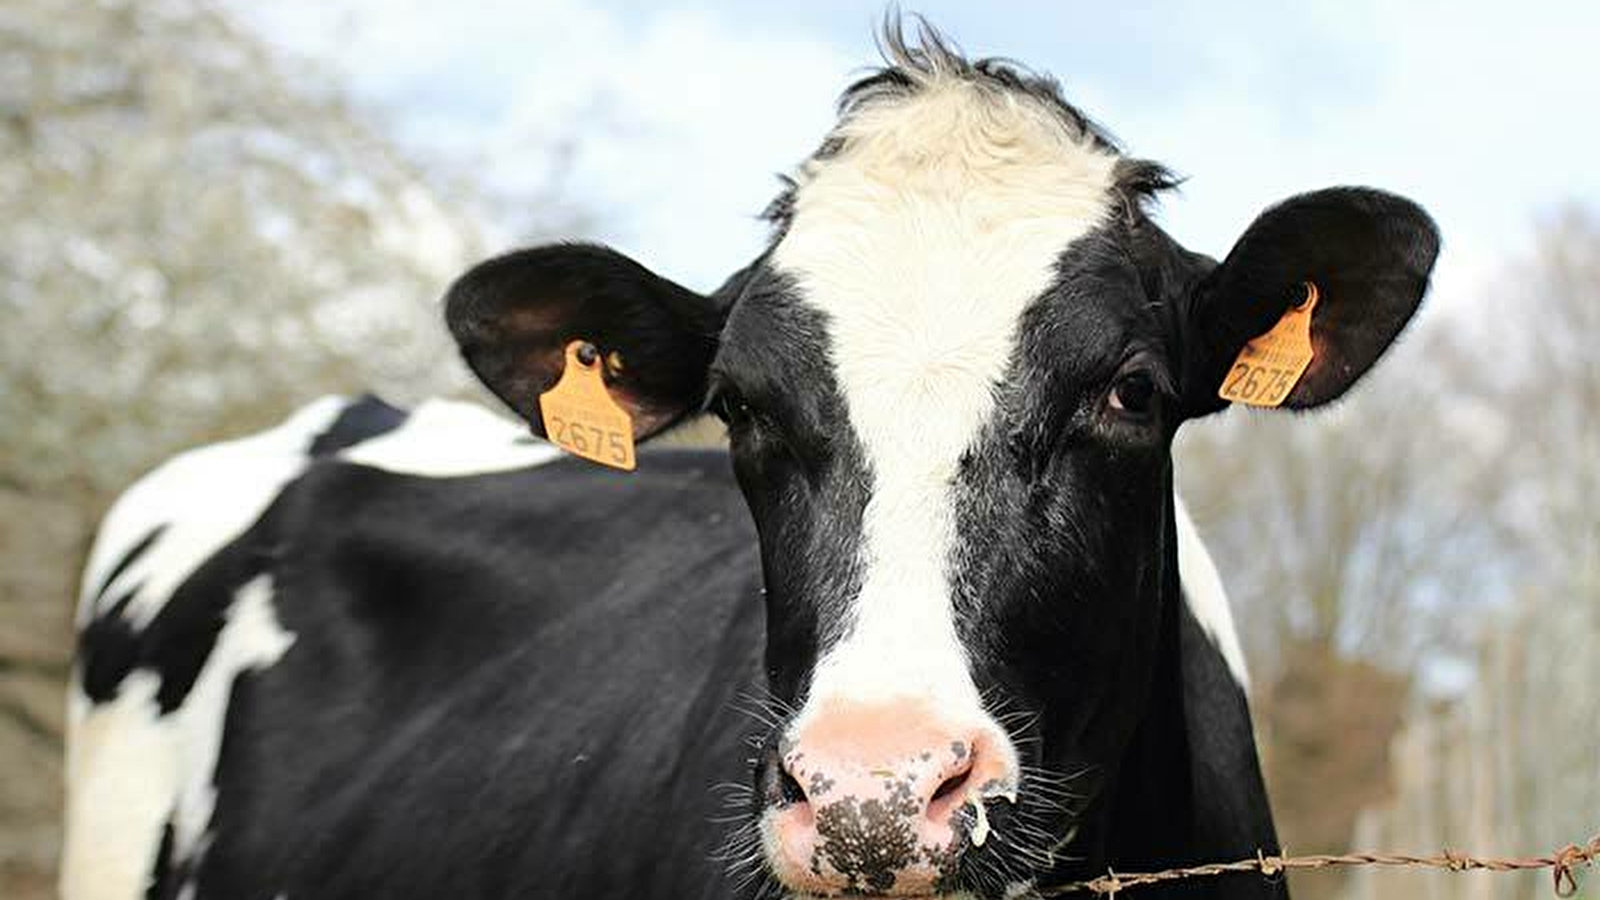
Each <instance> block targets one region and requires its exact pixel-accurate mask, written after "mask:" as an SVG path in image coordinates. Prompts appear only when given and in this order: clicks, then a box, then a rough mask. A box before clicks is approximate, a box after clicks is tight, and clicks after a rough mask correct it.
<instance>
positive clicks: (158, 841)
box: [62, 29, 1437, 900]
mask: <svg viewBox="0 0 1600 900" xmlns="http://www.w3.org/2000/svg"><path fill="white" fill-rule="evenodd" d="M885 43H886V45H887V48H888V50H887V55H888V57H889V60H888V66H887V67H886V68H884V69H883V70H881V71H879V72H877V73H876V74H873V75H871V76H870V77H867V78H866V79H865V80H863V81H861V82H859V83H858V84H856V85H855V86H854V87H852V88H851V89H850V90H849V91H848V92H847V94H846V95H845V97H844V99H843V103H842V107H841V116H840V120H839V123H838V125H837V127H836V128H835V129H834V130H833V132H832V133H831V134H830V135H829V136H828V137H827V139H826V141H825V142H824V143H823V145H822V147H821V149H820V150H818V151H817V153H816V154H815V155H814V156H812V157H811V158H810V159H808V160H806V161H805V163H804V164H803V165H802V166H801V167H800V169H799V171H798V172H797V173H796V174H795V176H794V178H793V181H792V182H791V183H790V184H789V185H788V188H787V190H786V191H785V192H784V194H783V196H782V197H781V198H780V199H779V200H778V201H777V202H776V203H775V204H774V205H773V207H772V211H771V214H770V216H771V219H772V222H773V224H774V226H775V227H774V234H773V238H772V241H771V244H770V246H769V248H768V249H767V251H766V252H765V253H763V254H762V255H761V256H760V257H759V258H758V259H756V260H755V261H754V262H753V263H751V264H750V265H749V266H748V267H746V268H745V269H743V270H741V271H740V272H739V273H738V274H736V275H735V276H734V277H733V278H732V279H730V280H729V282H728V283H727V284H726V285H725V286H724V287H723V288H721V289H720V290H718V291H717V292H715V293H713V294H711V295H709V296H703V295H701V294H698V293H695V292H693V291H689V290H686V289H684V288H682V287H680V286H678V285H675V284H673V283H671V282H669V281H667V280H665V279H663V278H661V277H659V276H657V275H654V274H652V273H651V272H649V271H648V270H646V269H645V268H643V267H642V266H640V265H639V264H638V263H635V262H633V261H631V260H629V259H627V258H625V257H623V256H621V255H619V254H618V253H616V252H614V251H611V250H608V249H604V248H601V247H595V246H587V245H561V246H552V247H544V248H540V249H534V250H527V251H522V252H518V253H512V254H510V255H507V256H504V257H500V258H498V259H494V260H491V261H489V262H487V263H484V264H482V265H480V266H478V267H477V268H475V269H473V270H472V271H470V272H468V273H467V274H466V275H465V276H463V278H462V279H461V280H460V281H459V282H458V283H457V284H456V285H455V286H454V287H453V288H452V289H451V291H450V294H449V296H448V298H447V307H448V309H447V315H448V320H449V325H450V328H451V330H452V332H453V333H454V334H455V336H456V338H457V340H458V341H459V343H460V346H461V349H462V352H463V354H464V356H465V358H466V360H467V361H468V363H469V364H470V365H471V367H472V368H473V369H474V371H476V372H477V373H478V375H479V376H480V377H481V378H482V379H483V381H484V382H485V384H487V385H488V386H489V387H490V388H491V389H492V390H493V391H494V392H495V393H496V394H498V395H499V396H500V397H501V398H502V399H503V400H505V401H506V403H507V404H509V405H510V406H511V407H512V408H513V409H514V410H516V411H517V412H518V413H519V414H521V416H522V417H523V418H524V419H526V421H527V422H528V423H531V424H532V426H533V428H534V429H535V430H536V431H538V430H539V429H540V428H541V426H540V424H539V422H540V415H539V406H538V403H539V401H538V398H539V395H540V393H541V392H543V391H545V390H546V389H548V388H549V387H550V385H552V384H553V383H554V381H555V380H556V378H557V376H558V375H559V373H560V369H561V366H562V358H563V357H562V351H563V348H564V347H565V346H566V345H567V344H568V342H570V341H572V340H578V339H581V340H586V341H590V342H592V343H593V344H594V345H596V346H597V347H598V348H599V349H600V350H601V351H602V352H604V353H606V354H607V355H608V357H609V356H610V354H616V356H615V357H612V358H614V359H618V360H620V361H622V363H623V365H622V366H620V367H609V368H608V369H607V373H608V374H607V377H608V379H609V390H610V392H611V394H612V396H613V397H614V398H616V399H617V400H618V402H619V403H621V404H622V405H623V406H624V407H625V408H626V409H627V410H628V411H629V412H630V413H631V415H632V417H633V422H634V427H635V432H636V436H637V437H638V439H640V440H644V439H646V438H649V437H651V436H653V435H655V434H657V433H659V432H661V431H663V430H665V429H667V428H668V427H670V426H671V425H673V424H674V423H677V422H679V421H681V420H684V419H686V418H688V417H690V416H692V415H694V414H696V413H697V412H699V411H701V410H703V409H710V410H712V411H714V412H715V413H716V414H717V415H719V416H721V417H722V418H723V419H724V420H725V421H726V422H727V425H728V431H729V435H730V443H731V448H732V449H731V458H732V465H731V467H730V465H729V455H728V454H726V453H722V452H705V451H682V450H678V451H672V450H652V451H648V452H645V453H643V454H641V457H640V465H639V469H638V471H637V472H635V473H633V474H631V475H623V474H620V473H616V472H613V471H610V470H606V469H601V468H599V467H597V466H593V465H591V464H589V463H585V462H582V461H578V460H574V459H570V458H561V457H558V455H557V453H556V452H555V451H554V450H553V449H552V448H551V447H550V446H549V445H547V444H544V443H542V442H539V441H536V440H534V439H532V438H529V437H526V436H525V435H524V434H523V431H524V427H523V426H521V425H518V426H513V425H510V424H509V423H506V422H503V421H501V420H499V419H497V418H495V417H493V416H491V415H490V414H488V413H486V412H483V411H481V410H477V409H475V408H472V407H467V406H462V405H458V404H445V403H432V404H427V405H424V406H422V407H420V408H419V409H417V410H416V411H414V412H411V413H409V414H407V413H404V412H401V411H399V410H396V409H393V408H390V407H388V406H385V405H384V404H382V403H381V402H378V401H376V400H370V399H369V400H362V401H358V402H354V403H346V402H342V401H337V400H325V401H320V402H318V403H316V404H313V405H312V406H310V407H307V408H306V409H305V410H303V411H302V412H301V413H299V414H298V415H296V416H295V417H294V418H292V419H291V420H290V421H288V422H287V423H285V424H284V425H283V426H281V427H280V428H278V429H276V430H274V431H270V432H267V433H264V434H261V435H257V436H255V437H251V438H246V439H243V440H240V441H236V442H233V443H229V444H222V445H217V446H213V447H208V448H204V449H201V450H197V451H194V452H192V453H190V454H186V455H184V456H182V457H179V458H177V459H175V460H173V461H172V462H171V463H169V464H168V465H166V466H165V467H163V468H161V469H159V470H157V471H156V472H155V473H153V474H152V475H150V476H148V477H147V478H146V479H145V480H143V481H142V482H140V483H139V484H138V485H137V486H136V487H134V488H133V489H132V490H130V491H129V492H128V494H127V495H125V496H124V497H123V499H122V500H121V501H120V502H119V503H118V505H117V506H116V507H115V509H114V510H113V511H112V512H111V514H110V515H109V516H108V518H107V520H106V523H105V526H104V528H103V531H102V533H101V536H100V539H99V542H98V544H97V546H96V548H95V550H94V553H93V557H92V559H91V561H90V564H89V568H88V573H87V575H86V577H85V582H84V584H85V587H84V593H83V603H82V612H81V616H80V619H79V627H80V631H81V638H80V647H79V657H78V664H77V672H76V680H75V686H74V697H73V713H72V716H71V721H72V725H71V735H70V742H69V781H70V783H69V798H68V820H67V844H66V849H65V855H64V860H63V876H62V877H63V893H64V894H65V896H66V897H67V898H68V900H82V898H91V897H117V898H124V900H126V898H132V897H151V898H173V897H225V898H277V897H287V898H290V900H302V898H371V897H419V898H421V897H428V898H433V897H519V898H522V897H630V898H633V897H664V898H665V897H673V898H687V897H706V898H710V897H737V896H745V897H750V896H775V895H835V894H882V895H934V894H950V895H956V894H961V895H967V896H972V897H981V898H1001V897H1026V896H1032V895H1034V894H1035V893H1036V892H1037V891H1040V890H1043V889H1045V888H1047V887H1048V886H1049V885H1050V884H1053V883H1058V882H1060V881H1062V880H1065V879H1071V878H1076V877H1082V876H1086V875H1095V874H1101V873H1104V871H1105V870H1106V868H1107V867H1115V868H1117V869H1124V870H1130V869H1142V868H1146V867H1152V866H1155V867H1161V866H1169V865H1174V864H1182V863H1190V862H1195V861H1199V860H1207V859H1213V858H1222V857H1239V856H1247V855H1250V854H1253V853H1254V852H1256V850H1257V849H1264V850H1267V851H1269V852H1270V851H1272V850H1274V849H1275V839H1274V836H1273V829H1272V823H1271V817H1270V814H1269V811H1268V806H1267V800H1266V796H1265V793H1264V791H1263V788H1262V784H1261V777H1260V772H1259V767H1258V764H1257V759H1256V754H1255V749H1254V745H1253V741H1252V735H1251V728H1250V720H1249V713H1248V711H1247V709H1246V702H1245V692H1244V690H1243V684H1244V669H1243V664H1242V661H1241V659H1240V656H1239V652H1238V648H1237V645H1236V643H1235V639H1234V636H1233V632H1232V626H1231V622H1230V621H1229V617H1228V611H1227V606H1226V603H1225V601H1224V599H1223V597H1222V595H1221V591H1220V586H1219V585H1218V583H1217V578H1216V575H1215V572H1214V571H1213V570H1212V567H1211V564H1210V562H1209V560H1208V559H1207V558H1206V556H1205V553H1204V550H1203V548H1202V547H1201V546H1200V544H1199V542H1198V540H1197V539H1196V537H1195V536H1194V533H1193V530H1192V528H1191V526H1190V525H1189V523H1188V520H1187V518H1186V517H1185V515H1184V514H1183V511H1182V507H1181V506H1180V505H1179V504H1178V502H1177V500H1176V498H1175V497H1174V495H1173V489H1172V484H1173V477H1172V460H1171V455H1170V447H1171V442H1172V438H1173V435H1174V432H1175V431H1176V429H1177V428H1178V426H1179V425H1180V424H1182V423H1183V422H1185V421H1187V420H1189V419H1193V418H1197V417H1201V416H1204V415H1206V414H1208V413H1211V412H1214V411H1216V410H1218V409H1220V408H1221V407H1223V406H1224V405H1225V404H1224V402H1223V401H1221V400H1219V399H1218V388H1219V385H1220V384H1221V383H1222V381H1223V378H1224V375H1225V373H1226V372H1227V370H1228V368H1229V366H1230V363H1231V362H1232V360H1233V359H1234V358H1235V356H1236V355H1237V353H1238V352H1239V350H1240V348H1241V346H1242V345H1243V344H1244V343H1245V342H1246V341H1247V340H1248V339H1249V338H1251V337H1253V336H1255V335H1258V334H1260V333H1262V332H1264V331H1266V330H1268V328H1269V327H1271V326H1272V325H1273V323H1274V322H1276V321H1277V320H1278V319H1279V318H1280V317H1281V316H1282V315H1283V314H1284V313H1285V311H1286V310H1287V309H1289V308H1290V307H1291V306H1293V305H1294V304H1296V303H1298V302H1299V301H1300V299H1301V298H1302V296H1303V295H1304V291H1305V288H1304V285H1305V284H1306V283H1307V282H1310V283H1313V284H1315V285H1316V286H1317V287H1318V289H1319V291H1320V298H1321V299H1320V301H1319V303H1318V305H1317V306H1316V307H1315V309H1314V319H1313V324H1312V332H1311V338H1312V342H1313V346H1314V348H1315V357H1314V359H1313V361H1312V363H1311V365H1310V368H1309V370H1307V371H1306V373H1305V374H1304V376H1303V377H1301V378H1300V380H1299V381H1298V383H1297V384H1296V385H1295V387H1294V389H1293V392H1292V393H1290V394H1289V395H1288V398H1287V401H1286V403H1285V404H1284V405H1285V406H1286V407H1289V408H1293V409H1305V408H1309V407H1314V406H1318V405H1320V404H1323V403H1325V402H1327V401H1329V400H1332V399H1334V398H1335V397H1337V396H1339V395H1340V394H1342V393H1343V392H1344V391H1345V390H1346V389H1347V388H1349V387H1350V385H1351V383H1352V382H1354V381H1355V380H1356V379H1357V378H1359V377H1360V376H1361V374H1362V373H1364V372H1365V371H1366V370H1367V369H1368V368H1369V367H1370V366H1371V365H1372V363H1373V362H1374V361H1375V360H1376V358H1377V357H1378V356H1379V355H1380V354H1381V353H1382V352H1383V350H1384V349H1385V348H1386V347H1387V346H1388V345H1389V343H1390V342H1391V341H1392V340H1393V339H1394V338H1395V336H1396V334H1397V333H1398V332H1399V331H1400V329H1401V328H1402V327H1403V326H1404V325H1405V323H1406V322H1407V320H1408V319H1409V318H1410V317H1411V315H1412V313H1413V312H1414V311H1415V309H1416V307H1417V305H1418V303H1419V302H1420V299H1421V297H1422V295H1423V293H1424V291H1425V289H1426V285H1427V280H1428V274H1429V271H1430V269H1431V267H1432V264H1433V260H1434V256H1435V254H1436V250H1437V236H1436V232H1435V230H1434V227H1433V225H1432V223H1431V222H1430V221H1429V219H1428V217H1427V216H1426V215H1425V214H1424V213H1423V212H1422V210H1420V209H1419V208H1418V207H1416V206H1415V205H1413V204H1412V203H1410V202H1408V201H1406V200H1403V199H1401V198H1398V197H1395V196H1391V195H1388V194H1384V193H1380V192H1377V191H1373V190H1366V189H1354V188H1339V189H1332V190H1325V191H1319V192H1316V193H1311V194H1305V195H1301V196H1298V197H1294V198H1292V199H1290V200H1288V201H1286V202H1284V203H1282V204H1280V205H1278V206H1275V207H1273V208H1272V209H1269V210H1267V211H1266V212H1264V213H1263V214H1262V215H1261V216H1260V217H1259V218H1258V219H1257V220H1256V221H1255V222H1254V223H1253V224H1252V225H1251V226H1250V227H1249V228H1248V229H1247V230H1246V232H1245V233H1244V235H1243V237H1242V238H1240V240H1239V241H1238V243H1237V244H1236V245H1235V247H1234V248H1233V250H1232V251H1231V252H1230V253H1229V254H1228V256H1227V257H1226V258H1225V259H1224V260H1223V261H1222V262H1221V263H1217V262H1215V261H1213V260H1212V259H1210V258H1208V257H1205V256H1202V255H1199V254H1196V253H1191V252H1189V251H1187V250H1184V249H1183V248H1182V247H1180V246H1178V245H1177V244H1176V243H1175V242H1174V241H1173V240H1172V239H1171V238H1169V237H1168V236H1167V235H1166V234H1165V233H1163V232H1162V230H1161V229H1160V228H1159V227H1157V226H1156V225H1155V224H1154V223H1153V222H1152V221H1151V219H1150V218H1149V217H1148V216H1147V215H1146V212H1145V208H1144V207H1145V204H1146V203H1147V202H1148V200H1149V199H1150V197H1151V195H1152V194H1153V193H1155V192H1157V191H1159V190H1160V189H1162V188H1164V187H1166V186H1167V185H1168V184H1169V183H1170V179H1169V178H1168V176H1167V175H1166V174H1165V173H1164V172H1163V170H1162V169H1160V168H1159V167H1157V166H1155V165H1153V164H1150V163H1148V162H1143V161H1139V160H1135V159H1131V158H1129V157H1126V156H1124V155H1122V154H1121V153H1119V151H1118V150H1117V149H1116V147H1115V146H1114V145H1113V144H1112V143H1111V142H1110V140H1109V139H1108V138H1107V137H1106V136H1105V135H1104V134H1103V133H1101V132H1100V131H1098V130H1097V129H1096V128H1095V127H1094V126H1092V125H1091V124H1090V123H1089V122H1088V121H1087V120H1086V119H1085V118H1084V117H1083V116H1082V115H1080V114H1079V112H1078V111H1077V110H1076V109H1074V108H1073V107H1071V106H1069V105H1068V104H1067V103H1066V102H1064V101H1063V100H1062V99H1061V97H1060V96H1059V94H1058V92H1057V90H1056V87H1055V85H1054V84H1053V83H1052V82H1050V81H1048V80H1046V79H1043V78H1040V77H1036V76H1034V75H1031V74H1028V73H1026V72H1023V71H1021V70H1019V69H1017V68H1014V67H1011V66H1009V65H1007V64H1002V63H998V62H969V61H967V60H965V59H963V58H961V57H960V56H959V55H957V54H956V53H954V52H953V51H951V50H949V49H947V47H946V45H944V44H943V43H942V42H941V41H939V40H938V39H937V38H936V37H934V36H931V35H922V36H921V38H920V40H919V41H917V42H915V43H908V42H907V41H905V40H904V39H902V38H901V37H900V36H899V35H898V33H896V32H895V30H894V29H891V33H890V34H889V35H888V36H887V39H886V41H885ZM1264 464H1270V460H1268V461H1264ZM730 468H731V472H730ZM1160 890H1165V891H1166V895H1168V896H1172V895H1180V894H1181V895H1184V896H1194V897H1229V898H1235V897H1261V896H1282V895H1283V893H1284V888H1283V886H1282V885H1281V884H1277V883H1269V882H1266V881H1263V880H1262V879H1260V878H1258V877H1254V876H1243V875H1241V876H1232V877H1230V878H1226V879H1218V880H1213V881H1207V882H1196V883H1191V884H1186V885H1181V886H1172V887H1170V888H1164V889H1160ZM1160 890H1157V889H1152V890H1150V891H1148V893H1147V895H1148V896H1155V895H1157V894H1158V893H1160Z"/></svg>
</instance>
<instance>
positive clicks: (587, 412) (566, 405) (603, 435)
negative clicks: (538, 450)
mask: <svg viewBox="0 0 1600 900" xmlns="http://www.w3.org/2000/svg"><path fill="white" fill-rule="evenodd" d="M585 360H587V362H585ZM600 372H601V361H600V351H599V350H597V349H595V346H594V345H593V344H591V343H589V342H588V341H573V342H572V343H570V344H568V345H567V349H566V366H565V368H563V369H562V370H561V380H560V381H557V382H556V386H555V387H553V388H551V389H550V390H548V391H545V392H544V393H542V394H540V395H539V412H540V415H541V416H542V417H543V419H544V433H545V434H546V435H548V436H549V438H550V441H551V443H554V444H555V445H556V446H558V447H560V448H561V449H563V450H565V451H567V452H568V453H571V454H572V455H573V456H581V457H583V458H584V459H587V460H589V461H591V462H597V463H599V464H600V465H602V466H610V467H611V468H613V469H622V470H624V471H627V472H632V471H633V467H634V458H633V418H632V417H631V416H629V415H628V413H627V412H626V411H625V410H623V408H622V407H620V406H618V405H617V401H615V400H613V399H611V394H610V393H608V392H607V391H606V383H605V380H604V379H603V378H601V377H600Z"/></svg>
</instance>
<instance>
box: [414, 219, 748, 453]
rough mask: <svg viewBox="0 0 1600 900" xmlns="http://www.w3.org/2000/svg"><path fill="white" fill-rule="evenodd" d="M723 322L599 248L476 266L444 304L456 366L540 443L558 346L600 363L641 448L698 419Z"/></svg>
mask: <svg viewBox="0 0 1600 900" xmlns="http://www.w3.org/2000/svg"><path fill="white" fill-rule="evenodd" d="M723 315H724V310H723V308H722V306H721V305H719V304H718V303H717V302H716V301H715V300H713V299H712V298H710V297H707V296H705V295H702V294H698V293H695V292H694V291H691V290H689V289H688V288H685V287H681V286H679V285H677V284H674V283H673V282H671V281H668V280H667V279H665V278H662V277H661V276H659V275H656V274H655V273H654V272H651V271H650V270H649V269H646V268H645V267H644V266H641V265H640V264H638V263H636V262H634V261H633V260H632V259H629V258H628V257H626V256H623V255H622V254H620V253H618V252H616V251H615V250H612V249H610V248H608V247H601V246H596V245H593V244H557V245H552V246H547V247H535V248H533V249H529V250H518V251H515V252H512V253H508V254H506V255H504V256H500V257H496V258H494V259H491V260H489V261H487V262H484V263H480V264H479V265H477V266H475V267H474V268H473V269H471V270H470V271H468V272H467V273H466V274H465V275H463V276H461V278H459V279H458V280H457V281H456V283H455V284H454V285H452V286H451V287H450V290H449V292H448V293H447V294H446V295H445V320H446V322H447V323H448V324H449V326H450V333H451V334H452V335H454V336H455V339H456V343H457V344H458V345H459V346H460V348H461V355H462V356H463V357H464V358H465V359H466V361H467V365H469V366H470V367H471V368H472V371H473V372H474V373H476V374H477V376H478V378H479V379H480V380H481V381H482V382H483V383H484V385H485V386H487V387H488V388H489V390H491V391H493V392H494V393H495V395H496V396H497V397H499V398H500V399H501V400H503V401H505V403H506V405H507V406H510V407H511V408H512V409H513V410H515V411H516V413H517V414H518V415H520V416H521V417H522V418H524V419H526V420H527V421H528V424H529V425H531V426H532V427H533V430H534V432H535V433H536V434H539V435H540V436H544V422H543V417H542V415H541V414H540V409H539V395H540V394H543V393H544V392H545V391H548V390H550V388H552V387H554V386H555V383H556V381H557V380H559V379H560V377H561V372H562V369H563V368H564V367H565V365H566V355H565V350H566V346H567V344H568V343H570V342H572V341H576V340H583V341H588V342H590V343H592V344H594V345H595V346H596V347H597V348H598V349H599V351H600V354H601V358H603V359H605V360H606V361H607V365H606V366H605V376H604V377H605V379H606V389H607V392H608V393H610V395H611V398H612V399H613V400H615V401H616V402H617V404H618V405H619V406H621V407H622V408H623V409H624V410H626V411H627V413H628V414H629V415H630V416H631V417H632V418H633V432H634V439H635V440H638V441H642V440H644V439H646V438H648V437H650V436H652V435H654V434H657V433H658V432H660V431H662V430H663V429H665V428H667V427H668V426H670V425H672V424H673V423H675V422H677V421H679V420H681V419H683V418H684V417H685V416H687V415H689V414H691V413H693V412H695V411H696V410H698V409H699V407H700V405H701V403H702V401H703V399H704V397H705V390H706V374H707V371H708V369H709V368H710V365H711V359H712V357H713V356H714V355H715V354H716V351H717V336H718V334H719V332H720V331H721V330H722V321H723Z"/></svg>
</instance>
